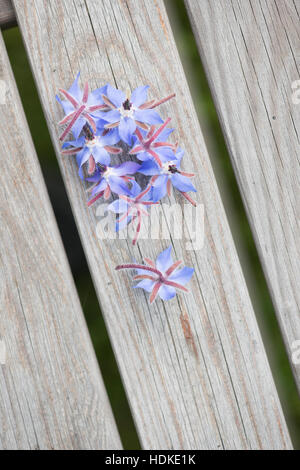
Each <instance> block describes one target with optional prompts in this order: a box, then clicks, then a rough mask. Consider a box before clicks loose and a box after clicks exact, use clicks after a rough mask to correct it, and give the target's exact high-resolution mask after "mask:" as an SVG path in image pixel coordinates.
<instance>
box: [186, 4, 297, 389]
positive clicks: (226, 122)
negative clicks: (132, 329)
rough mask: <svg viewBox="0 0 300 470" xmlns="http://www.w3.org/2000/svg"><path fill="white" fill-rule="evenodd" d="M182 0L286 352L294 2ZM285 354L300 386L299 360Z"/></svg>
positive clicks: (292, 263) (292, 239) (293, 273)
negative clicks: (193, 34)
mask: <svg viewBox="0 0 300 470" xmlns="http://www.w3.org/2000/svg"><path fill="white" fill-rule="evenodd" d="M186 5H187V7H188V11H189V14H190V18H191V21H192V24H193V29H194V32H195V36H196V39H197V42H198V46H199V50H200V53H201V56H202V58H203V61H204V65H205V68H206V72H207V75H208V79H209V82H210V86H211V90H212V93H213V96H214V99H215V103H216V107H217V110H218V113H219V117H220V120H221V124H222V127H223V129H224V133H225V136H226V139H227V143H228V148H229V151H230V155H231V158H232V162H233V166H234V169H235V172H236V176H237V179H238V182H239V186H240V190H241V193H242V196H243V199H244V203H245V207H246V210H247V213H248V217H249V221H250V224H251V227H252V231H253V234H254V237H255V241H256V245H257V248H258V251H259V255H260V259H261V261H262V264H263V268H264V272H265V275H266V278H267V281H268V285H269V288H270V292H271V295H272V299H273V302H274V306H275V308H276V312H277V317H278V321H279V324H280V327H281V331H282V334H283V337H284V341H285V344H286V347H287V351H288V354H289V357H290V359H292V354H293V350H295V349H294V348H295V344H296V343H295V341H297V340H299V339H300V291H299V281H300V264H299V259H300V244H299V239H300V230H299V208H300V205H299V182H300V173H299V131H300V129H299V122H300V119H299V118H300V105H299V103H300V99H299V92H297V82H296V80H298V81H299V80H300V75H299V58H300V43H299V7H300V4H299V2H294V1H293V0H285V1H284V2H278V1H275V0H271V1H266V0H262V1H260V0H252V1H251V2H242V1H238V0H233V1H232V2H225V1H220V2H215V3H214V4H213V5H212V3H211V2H209V1H207V0H205V1H201V2H197V1H195V0H186ZM299 84H300V82H298V88H299ZM293 87H294V89H293ZM296 93H298V98H297V95H296ZM293 95H294V96H293ZM291 362H292V367H293V371H294V375H295V378H296V381H297V384H298V388H299V390H300V364H293V361H291Z"/></svg>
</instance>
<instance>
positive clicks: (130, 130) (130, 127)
mask: <svg viewBox="0 0 300 470" xmlns="http://www.w3.org/2000/svg"><path fill="white" fill-rule="evenodd" d="M135 129H136V123H135V121H134V120H133V119H131V118H129V117H122V118H121V121H120V124H119V135H120V138H121V139H122V140H123V141H124V142H126V144H128V145H131V141H132V135H133V134H134V132H135Z"/></svg>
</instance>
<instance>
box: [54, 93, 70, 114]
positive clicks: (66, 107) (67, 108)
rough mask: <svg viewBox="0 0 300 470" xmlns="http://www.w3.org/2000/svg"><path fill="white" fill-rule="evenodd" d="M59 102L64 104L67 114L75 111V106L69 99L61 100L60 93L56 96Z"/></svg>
mask: <svg viewBox="0 0 300 470" xmlns="http://www.w3.org/2000/svg"><path fill="white" fill-rule="evenodd" d="M55 98H56V99H57V101H58V102H59V104H60V105H61V106H62V108H63V110H64V113H65V115H66V116H67V115H68V114H70V113H72V112H73V111H74V106H73V105H72V104H71V103H70V102H69V101H67V100H61V99H60V97H59V96H58V95H56V96H55Z"/></svg>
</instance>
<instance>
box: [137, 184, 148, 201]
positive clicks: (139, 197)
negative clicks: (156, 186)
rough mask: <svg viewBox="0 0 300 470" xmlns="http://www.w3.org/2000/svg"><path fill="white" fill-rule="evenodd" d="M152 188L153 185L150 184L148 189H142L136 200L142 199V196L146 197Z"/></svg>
mask: <svg viewBox="0 0 300 470" xmlns="http://www.w3.org/2000/svg"><path fill="white" fill-rule="evenodd" d="M150 189H151V186H150V185H148V186H147V188H146V189H144V191H142V192H141V193H140V194H139V195H138V196H137V197H136V198H135V199H136V201H139V200H140V199H142V197H144V196H145V195H146V194H147V193H148V192H149V191H150Z"/></svg>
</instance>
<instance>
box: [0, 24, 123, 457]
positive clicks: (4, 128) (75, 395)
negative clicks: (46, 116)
mask: <svg viewBox="0 0 300 470" xmlns="http://www.w3.org/2000/svg"><path fill="white" fill-rule="evenodd" d="M0 92H1V94H0V112H1V119H0V158H1V173H0V201H1V205H0V241H1V255H0V258H1V263H0V301H1V317H0V340H1V346H0V350H1V351H0V356H1V357H0V364H1V366H0V390H1V402H0V448H1V449H36V448H39V449H53V448H55V449H115V448H120V446H121V444H120V440H119V437H118V432H117V429H116V426H115V423H114V418H113V416H112V412H111V409H110V405H109V402H108V399H107V396H106V392H105V389H104V386H103V383H102V379H101V376H100V373H99V368H98V365H97V361H96V358H95V354H94V351H93V347H92V345H91V342H90V338H89V335H88V332H87V328H86V325H85V321H84V318H83V314H82V311H81V307H80V303H79V299H78V296H77V292H76V289H75V286H74V282H73V280H72V276H71V273H70V270H69V266H68V263H67V260H66V256H65V253H64V249H63V246H62V243H61V240H60V236H59V233H58V229H57V226H56V222H55V219H54V215H53V212H52V208H51V205H50V202H49V198H48V195H47V192H46V188H45V184H44V181H43V177H42V174H41V171H40V167H39V164H38V160H37V156H36V154H35V150H34V147H33V143H32V140H31V136H30V134H29V129H28V127H27V123H26V120H25V116H24V113H23V109H22V105H21V101H20V98H19V96H18V91H17V88H16V85H15V82H14V78H13V75H12V71H11V68H10V64H9V61H8V57H7V54H6V50H5V46H4V43H3V39H2V36H1V33H0Z"/></svg>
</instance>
